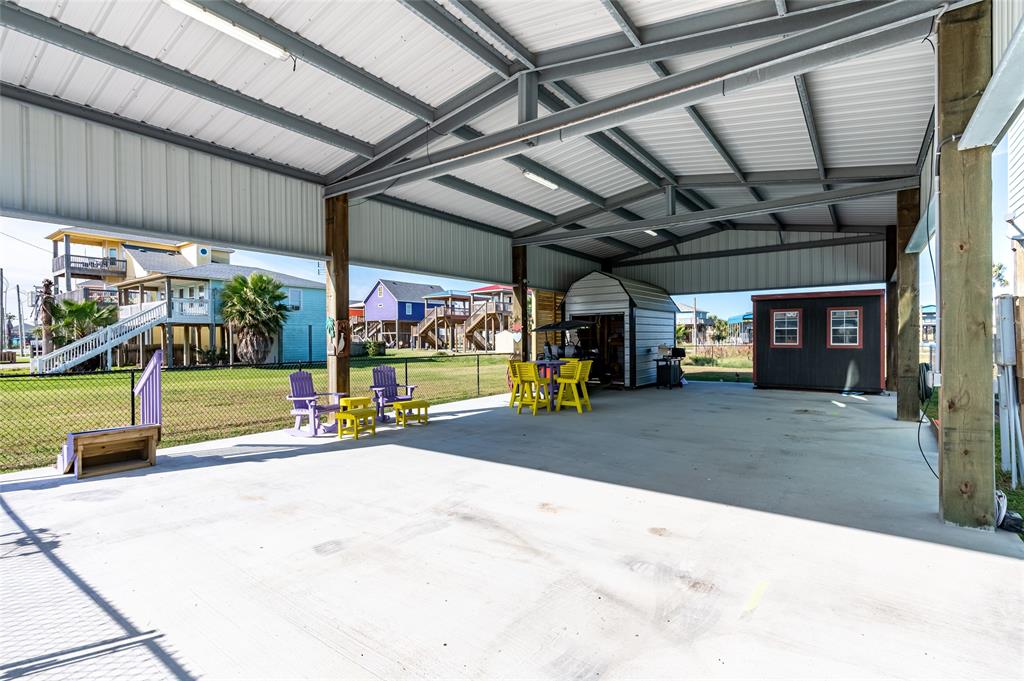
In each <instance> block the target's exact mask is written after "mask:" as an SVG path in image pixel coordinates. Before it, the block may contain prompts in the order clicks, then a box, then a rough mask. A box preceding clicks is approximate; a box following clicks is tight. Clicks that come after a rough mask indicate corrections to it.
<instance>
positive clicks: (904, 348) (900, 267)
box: [889, 189, 921, 421]
mask: <svg viewBox="0 0 1024 681" xmlns="http://www.w3.org/2000/svg"><path fill="white" fill-rule="evenodd" d="M920 215H921V192H920V191H919V190H917V189H904V190H903V191H901V192H899V193H898V194H896V250H897V254H896V289H897V290H896V300H897V304H896V308H897V310H896V325H895V326H896V332H895V334H894V335H893V336H891V337H890V341H889V342H890V343H892V344H893V345H894V346H895V350H896V352H895V356H896V371H895V374H896V377H895V379H896V418H898V419H899V420H900V421H916V420H917V419H918V418H919V417H920V406H921V403H920V400H919V398H918V394H917V387H918V386H917V366H918V364H920V362H921V357H920V347H921V293H920V282H919V278H920V268H919V266H920V255H919V254H918V253H907V252H906V250H907V244H908V243H910V237H911V235H912V234H913V233H914V228H915V227H916V226H917V222H918V220H919V219H920Z"/></svg>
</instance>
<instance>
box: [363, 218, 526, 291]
mask: <svg viewBox="0 0 1024 681" xmlns="http://www.w3.org/2000/svg"><path fill="white" fill-rule="evenodd" d="M510 253H511V244H510V242H509V239H508V238H507V237H503V236H501V235H499V234H489V233H487V232H484V231H481V230H478V229H473V228H471V227H466V226H464V225H460V224H456V223H453V222H449V221H447V220H442V219H440V218H435V217H429V216H426V215H421V214H419V213H413V212H410V211H407V210H405V209H403V208H396V207H394V206H389V205H386V204H382V203H379V202H377V201H373V200H372V199H371V200H368V201H354V202H353V203H352V205H351V207H350V208H349V258H350V259H351V260H352V262H353V263H357V264H360V265H369V266H374V267H386V268H389V269H395V270H404V271H408V272H421V273H424V274H439V275H445V276H450V277H458V278H462V279H469V280H471V281H487V282H493V283H496V284H510V283H512V258H511V256H510ZM538 274H539V273H538Z"/></svg>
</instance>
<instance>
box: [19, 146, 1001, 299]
mask: <svg viewBox="0 0 1024 681" xmlns="http://www.w3.org/2000/svg"><path fill="white" fill-rule="evenodd" d="M992 186H993V206H992V221H993V230H992V246H993V255H994V259H995V260H996V261H997V262H1003V263H1005V264H1006V269H1007V278H1009V279H1011V280H1012V272H1013V256H1012V252H1011V250H1010V240H1009V239H1008V238H1007V237H1006V229H1007V225H1006V223H1005V221H1004V219H1005V217H1004V216H1005V215H1006V210H1007V208H1006V189H1007V184H1006V140H1003V143H1002V144H1000V145H999V147H998V148H997V149H996V150H995V152H994V154H993V157H992ZM55 229H56V227H55V226H54V225H49V224H43V223H38V222H29V221H26V220H17V219H14V218H5V217H0V244H2V245H3V248H2V249H0V267H2V268H3V269H4V278H5V280H6V281H7V283H8V285H9V286H10V289H11V292H10V293H9V294H8V295H7V300H6V304H7V305H9V306H11V305H13V304H14V302H15V296H14V285H15V284H20V285H21V287H22V290H23V291H25V290H31V287H32V286H33V285H35V284H38V283H39V282H40V281H42V279H43V278H44V277H45V276H48V275H49V273H50V259H51V247H50V244H49V242H47V241H46V240H45V236H46V235H47V234H49V233H51V232H53V231H54V230H55ZM232 262H233V263H235V264H237V265H249V266H253V267H262V268H265V269H268V270H273V271H276V272H284V273H287V274H292V275H295V276H298V277H303V278H306V279H314V280H317V281H322V280H323V273H322V268H321V267H319V265H318V263H317V262H315V261H312V260H305V259H302V258H290V257H286V256H280V255H267V254H264V253H255V252H251V251H237V252H236V253H235V254H234V255H233V256H232ZM349 276H350V281H349V290H350V292H351V294H352V298H353V299H357V298H362V297H364V296H365V295H366V293H367V292H369V290H370V287H371V286H373V283H374V282H375V281H376V280H377V279H378V278H385V279H401V280H403V281H412V282H419V283H424V284H437V285H439V286H441V287H443V288H445V289H462V290H465V289H469V288H473V287H476V286H481V285H483V284H485V283H489V282H478V281H467V280H464V279H450V278H445V277H437V276H432V275H425V274H413V273H409V272H396V271H391V270H384V269H379V268H373V267H358V266H353V267H352V268H351V269H350V272H349ZM834 288H836V289H842V288H864V287H863V286H851V287H834ZM786 290H789V291H804V290H812V289H786ZM765 292H766V291H746V292H743V293H713V294H698V295H697V296H696V298H697V306H698V307H699V308H700V309H702V310H708V311H709V312H711V313H713V314H715V315H718V316H719V317H730V316H732V315H736V314H742V313H744V312H748V311H749V310H750V296H751V295H753V294H755V293H765ZM675 298H676V300H677V301H679V302H685V303H686V304H688V305H690V304H692V303H693V298H694V296H692V295H686V296H675ZM934 302H935V285H934V283H933V274H932V266H931V262H930V259H929V253H928V251H927V250H926V251H925V252H924V253H922V257H921V304H922V305H928V304H931V303H934Z"/></svg>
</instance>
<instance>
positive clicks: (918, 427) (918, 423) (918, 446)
mask: <svg viewBox="0 0 1024 681" xmlns="http://www.w3.org/2000/svg"><path fill="white" fill-rule="evenodd" d="M927 418H928V415H927V414H925V413H924V402H922V403H921V416H920V418H918V419H917V448H918V450H919V451H920V452H921V458H922V459H924V462H925V465H927V466H928V470H930V471H931V472H932V475H934V476H935V479H936V480H938V479H939V474H938V473H936V472H935V469H934V468H932V462H931V461H929V460H928V457H927V456H925V453H924V447H922V446H921V424H922V423H924V422H925V419H927Z"/></svg>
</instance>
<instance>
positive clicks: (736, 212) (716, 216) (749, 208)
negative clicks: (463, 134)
mask: <svg viewBox="0 0 1024 681" xmlns="http://www.w3.org/2000/svg"><path fill="white" fill-rule="evenodd" d="M919 183H920V180H919V178H916V177H907V178H902V179H898V180H889V181H886V182H872V183H869V184H863V185H858V186H856V187H846V188H844V189H833V190H830V191H823V192H816V193H813V194H805V195H803V196H792V197H786V198H781V199H772V200H770V201H758V202H756V203H748V204H743V205H740V206H727V207H724V208H715V209H712V210H704V211H697V212H694V213H685V214H683V215H675V216H671V215H670V216H666V217H663V218H652V219H650V220H640V221H637V222H625V223H622V224H618V225H608V226H606V227H594V228H591V229H587V230H580V231H576V232H558V233H548V234H539V235H536V236H529V237H519V238H516V239H513V241H512V243H513V245H514V246H527V245H536V244H551V243H559V242H562V241H574V240H576V239H586V238H594V237H597V236H608V235H612V234H624V233H629V232H636V231H643V230H645V229H655V228H659V227H668V228H672V227H689V226H692V225H700V224H704V223H707V222H710V221H713V220H725V219H735V218H741V217H749V216H752V215H764V214H767V213H772V212H775V211H784V210H795V209H798V208H808V207H810V206H820V205H824V204H828V203H837V202H840V201H850V200H853V199H862V198H866V197H869V196H880V195H886V194H892V193H894V192H897V191H899V190H901V189H911V188H913V187H916V186H918V184H919Z"/></svg>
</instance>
